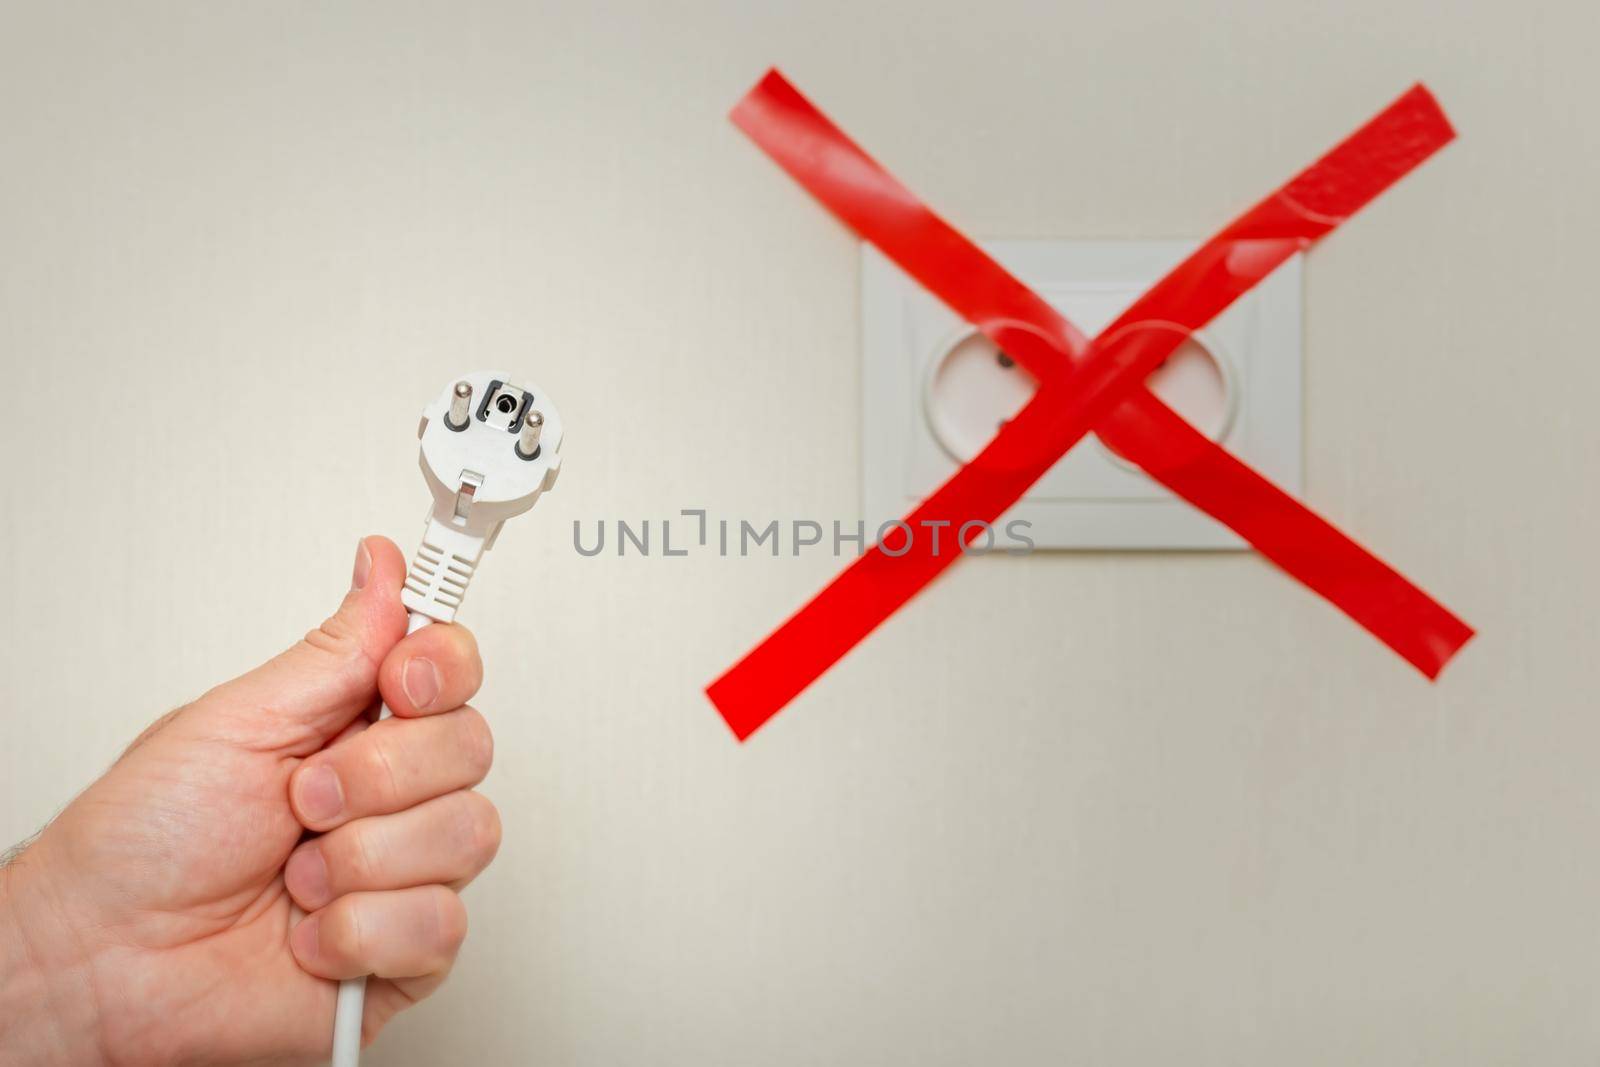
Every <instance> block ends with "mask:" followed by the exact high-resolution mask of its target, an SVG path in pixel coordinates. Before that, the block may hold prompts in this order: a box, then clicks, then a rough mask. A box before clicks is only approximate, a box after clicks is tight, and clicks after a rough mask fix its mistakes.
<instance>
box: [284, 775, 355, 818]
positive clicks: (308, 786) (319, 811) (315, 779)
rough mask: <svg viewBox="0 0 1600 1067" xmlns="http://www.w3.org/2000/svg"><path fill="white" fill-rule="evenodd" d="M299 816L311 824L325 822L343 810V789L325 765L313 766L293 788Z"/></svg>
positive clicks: (336, 777)
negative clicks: (297, 802) (308, 820)
mask: <svg viewBox="0 0 1600 1067" xmlns="http://www.w3.org/2000/svg"><path fill="white" fill-rule="evenodd" d="M295 797H296V799H297V800H298V801H299V807H300V814H301V815H303V816H305V817H306V818H307V819H310V820H311V821H312V822H327V821H328V820H329V819H333V818H337V817H338V815H339V813H340V812H341V811H343V810H344V787H343V786H341V785H340V784H339V775H338V773H337V772H336V771H334V769H333V768H332V767H330V766H328V765H327V764H326V763H317V764H313V765H312V766H311V767H309V768H307V769H306V772H305V773H304V774H302V775H301V776H300V780H299V782H298V783H297V784H296V786H295Z"/></svg>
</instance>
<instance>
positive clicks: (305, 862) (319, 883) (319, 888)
mask: <svg viewBox="0 0 1600 1067" xmlns="http://www.w3.org/2000/svg"><path fill="white" fill-rule="evenodd" d="M283 884H284V885H286V886H288V887H289V892H290V893H292V894H294V897H295V899H296V900H298V901H300V903H301V904H303V905H304V906H305V907H307V908H311V909H315V908H320V907H322V906H323V905H324V904H326V903H328V901H329V899H330V898H331V897H332V895H333V894H332V893H331V892H330V891H329V887H328V861H327V860H326V859H324V858H323V856H322V849H320V848H318V847H317V846H316V845H308V846H307V847H305V848H302V849H301V850H300V851H298V852H296V853H295V854H294V855H292V856H290V857H289V862H288V863H287V864H286V865H285V866H284V868H283Z"/></svg>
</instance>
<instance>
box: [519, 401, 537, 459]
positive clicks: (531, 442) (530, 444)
mask: <svg viewBox="0 0 1600 1067" xmlns="http://www.w3.org/2000/svg"><path fill="white" fill-rule="evenodd" d="M542 433H544V415H543V414H541V413H540V412H537V411H530V412H528V415H527V418H525V419H523V420H522V439H521V440H519V441H518V442H517V455H519V456H521V457H522V458H523V459H532V458H533V457H534V456H537V455H538V454H539V435H540V434H542Z"/></svg>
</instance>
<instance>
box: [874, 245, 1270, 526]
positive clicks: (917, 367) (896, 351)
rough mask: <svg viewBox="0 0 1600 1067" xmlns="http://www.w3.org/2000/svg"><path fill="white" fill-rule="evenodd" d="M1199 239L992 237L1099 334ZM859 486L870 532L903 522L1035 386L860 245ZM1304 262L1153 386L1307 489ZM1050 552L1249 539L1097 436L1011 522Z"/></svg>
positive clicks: (1183, 351)
mask: <svg viewBox="0 0 1600 1067" xmlns="http://www.w3.org/2000/svg"><path fill="white" fill-rule="evenodd" d="M1194 247H1195V242H1190V241H1117V242H1108V241H989V242H984V243H983V248H984V251H986V252H988V253H989V254H990V255H991V256H993V257H994V258H995V259H997V260H998V261H999V262H1000V263H1001V264H1002V265H1004V266H1005V268H1006V269H1007V270H1009V271H1011V272H1012V273H1013V274H1015V275H1016V276H1017V277H1018V278H1019V279H1021V280H1022V282H1023V283H1024V284H1026V285H1028V286H1030V287H1031V288H1032V289H1033V290H1034V291H1035V292H1037V293H1038V294H1039V295H1040V296H1041V297H1043V298H1044V299H1046V300H1048V301H1049V302H1050V303H1051V304H1052V305H1054V306H1055V307H1056V308H1057V309H1058V310H1060V311H1061V312H1062V313H1063V314H1064V315H1066V316H1067V318H1069V319H1071V320H1072V322H1073V323H1075V324H1076V325H1077V326H1078V328H1079V329H1081V330H1083V331H1084V332H1085V333H1087V334H1089V335H1090V336H1093V335H1094V334H1096V333H1098V332H1099V331H1100V330H1101V329H1103V328H1104V327H1105V326H1106V325H1107V324H1108V323H1110V322H1111V321H1112V320H1113V319H1115V318H1116V317H1117V315H1119V314H1121V312H1122V311H1123V310H1124V309H1125V308H1126V307H1127V306H1128V305H1130V304H1131V303H1133V301H1134V300H1135V299H1137V298H1138V297H1139V296H1140V295H1141V294H1142V293H1143V292H1144V291H1145V290H1146V289H1147V288H1149V287H1150V285H1152V284H1153V283H1154V282H1156V281H1157V280H1158V279H1159V278H1160V277H1161V276H1162V275H1163V274H1165V273H1166V272H1167V271H1168V270H1169V269H1170V268H1171V267H1173V266H1174V265H1176V264H1177V263H1178V262H1179V261H1180V260H1181V259H1182V258H1183V257H1184V256H1186V255H1187V254H1188V253H1189V252H1191V251H1192V250H1193V249H1194ZM861 306H862V349H863V359H862V399H863V408H862V412H863V413H862V421H863V427H862V430H863V433H862V445H863V447H862V486H863V500H862V504H863V509H864V514H865V516H866V518H867V521H868V524H869V528H874V527H876V525H877V524H880V523H882V522H886V521H888V520H890V519H895V518H899V517H901V516H902V515H904V514H905V513H906V512H908V511H910V510H911V509H912V508H913V507H915V506H916V505H917V504H918V503H919V502H921V501H922V500H923V499H925V498H926V497H927V496H928V495H930V494H931V493H932V492H933V491H934V490H935V489H937V488H938V487H939V486H940V485H941V484H942V483H943V482H944V481H945V480H946V479H948V478H949V477H950V476H951V475H952V474H954V473H955V471H956V470H957V469H958V468H959V466H960V465H961V463H963V462H965V461H966V460H967V459H969V458H970V457H971V456H973V455H975V454H976V453H977V452H978V451H979V450H981V449H982V448H983V446H984V445H985V444H987V443H988V441H989V440H990V438H992V437H993V436H994V435H995V433H996V432H998V429H999V427H1000V425H1001V423H1002V422H1003V421H1004V420H1005V419H1007V418H1009V417H1010V416H1011V415H1013V414H1014V413H1015V412H1016V411H1017V409H1018V408H1020V407H1021V406H1022V405H1023V404H1024V403H1026V402H1027V400H1028V398H1029V397H1030V396H1031V395H1032V394H1033V388H1034V386H1033V381H1032V379H1031V378H1029V376H1028V375H1027V373H1026V372H1025V371H1023V370H1022V369H1021V368H1020V367H1017V366H1015V365H1012V363H1011V361H1010V359H1009V358H1008V357H1006V356H1005V355H1004V353H1002V352H1000V351H999V350H998V349H996V347H995V346H994V344H993V343H992V342H991V341H990V340H989V339H988V338H987V337H984V336H983V335H982V334H980V333H978V332H977V331H976V330H974V329H973V328H972V327H971V326H970V325H969V324H967V323H966V322H965V321H964V320H962V319H961V318H959V317H958V316H956V315H955V314H954V313H953V312H951V311H950V310H949V309H948V308H946V307H945V306H944V305H943V304H941V303H940V302H939V301H938V300H937V299H935V298H934V297H932V296H930V295H929V294H928V293H927V292H926V291H925V290H924V289H923V288H922V287H921V286H919V285H918V284H917V283H916V282H915V281H913V280H912V279H910V278H909V277H907V276H906V275H905V274H904V273H902V272H901V271H900V269H899V268H898V267H896V266H895V265H894V264H893V263H891V262H889V261H888V260H887V259H885V258H884V257H883V256H882V254H880V253H879V252H878V251H877V250H876V249H874V248H872V247H871V246H870V245H863V246H862V263H861ZM1300 359H1301V257H1299V256H1295V257H1293V258H1292V259H1290V260H1289V261H1288V262H1286V263H1285V264H1284V265H1283V266H1281V267H1279V268H1278V270H1276V271H1275V272H1273V274H1272V275H1271V276H1270V277H1268V278H1267V279H1266V281H1264V282H1263V283H1262V284H1260V285H1259V286H1257V287H1256V288H1255V289H1253V290H1251V291H1250V292H1249V293H1247V294H1245V295H1244V296H1243V297H1241V298H1240V299H1239V300H1238V301H1237V302H1236V303H1235V304H1234V305H1233V306H1232V307H1230V308H1229V309H1228V310H1227V311H1225V312H1223V314H1221V315H1219V316H1218V317H1217V318H1216V319H1215V320H1213V321H1212V322H1211V323H1210V324H1209V325H1208V326H1207V327H1206V328H1205V329H1204V330H1202V331H1199V332H1197V333H1195V335H1194V336H1193V338H1192V339H1191V340H1189V341H1186V342H1185V343H1184V345H1183V346H1182V347H1181V348H1180V349H1179V350H1178V351H1177V352H1176V353H1174V355H1173V358H1171V359H1170V360H1168V362H1167V363H1166V365H1165V366H1163V367H1162V368H1161V369H1160V370H1158V371H1157V372H1156V373H1155V374H1153V375H1152V376H1151V377H1150V378H1149V379H1148V380H1147V383H1148V384H1149V386H1150V387H1151V389H1152V390H1153V391H1154V392H1155V393H1156V394H1157V395H1158V396H1160V397H1161V398H1162V399H1163V400H1165V401H1166V402H1167V403H1168V404H1169V405H1170V406H1172V407H1173V408H1174V409H1175V410H1177V411H1178V413H1179V414H1181V415H1183V417H1184V418H1186V419H1188V420H1189V422H1190V423H1192V424H1193V425H1194V426H1196V427H1197V428H1199V429H1200V430H1202V431H1203V432H1205V433H1207V434H1208V435H1210V436H1211V438H1212V439H1213V440H1215V441H1217V442H1219V443H1220V444H1222V445H1223V446H1224V447H1225V448H1227V449H1228V450H1229V451H1231V452H1233V453H1234V454H1235V455H1237V456H1238V457H1239V458H1240V459H1241V460H1243V461H1244V462H1246V463H1248V464H1249V465H1250V466H1252V467H1254V468H1255V469H1256V470H1258V471H1260V472H1261V473H1262V474H1263V475H1265V476H1266V477H1268V478H1269V479H1271V480H1272V481H1273V482H1275V483H1276V484H1277V485H1279V486H1280V487H1282V488H1283V489H1284V490H1286V491H1288V492H1290V493H1294V494H1298V493H1299V492H1300V488H1301V431H1302V423H1301V404H1302V401H1301V375H1300ZM1011 519H1025V520H1027V521H1028V522H1030V523H1031V524H1032V529H1031V530H1030V531H1029V536H1031V537H1032V538H1033V540H1034V543H1035V545H1036V546H1037V547H1038V548H1042V549H1043V548H1060V549H1243V548H1246V547H1247V546H1246V545H1245V543H1244V542H1243V541H1241V540H1240V539H1239V537H1238V536H1237V535H1236V534H1234V533H1233V532H1232V531H1231V530H1229V529H1228V528H1227V527H1225V526H1223V525H1222V524H1221V523H1219V522H1217V521H1216V520H1215V519H1213V518H1211V517H1210V516H1209V515H1206V514H1205V513H1204V512H1201V511H1199V510H1197V509H1195V508H1192V507H1190V506H1189V504H1188V503H1186V502H1185V501H1183V500H1180V499H1178V498H1177V497H1175V496H1174V495H1173V494H1172V493H1170V492H1168V491H1167V490H1166V489H1165V488H1163V487H1162V486H1161V485H1159V484H1158V483H1156V482H1154V481H1152V480H1151V479H1150V478H1148V477H1146V476H1145V475H1144V473H1143V472H1141V471H1139V470H1138V469H1137V468H1135V467H1133V466H1131V465H1130V464H1128V463H1126V462H1125V461H1123V460H1122V459H1121V458H1119V457H1117V456H1114V455H1113V454H1112V453H1111V452H1110V450H1109V449H1107V448H1106V447H1105V446H1104V445H1102V444H1101V443H1100V441H1099V440H1098V439H1097V438H1095V437H1093V436H1092V435H1091V436H1090V437H1086V438H1085V439H1084V440H1083V441H1081V442H1080V443H1079V444H1078V445H1077V447H1075V448H1074V449H1073V450H1072V451H1071V452H1069V453H1067V454H1066V455H1065V456H1063V457H1062V458H1061V459H1060V461H1058V462H1057V463H1056V465H1055V466H1054V467H1052V468H1051V469H1050V470H1049V472H1047V473H1046V474H1045V476H1044V477H1043V478H1042V479H1040V480H1039V482H1038V483H1037V484H1036V485H1034V487H1033V488H1032V489H1031V490H1029V491H1028V494H1027V495H1026V496H1025V497H1023V498H1022V500H1020V501H1018V502H1017V504H1016V505H1015V506H1014V507H1013V508H1012V509H1011V510H1010V511H1008V512H1006V514H1005V515H1004V516H1003V517H1002V518H1001V523H1004V522H1007V521H1009V520H1011Z"/></svg>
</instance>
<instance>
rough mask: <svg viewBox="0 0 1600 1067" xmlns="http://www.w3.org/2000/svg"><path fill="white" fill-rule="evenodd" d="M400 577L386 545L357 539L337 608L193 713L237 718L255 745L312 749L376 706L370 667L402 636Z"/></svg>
mask: <svg viewBox="0 0 1600 1067" xmlns="http://www.w3.org/2000/svg"><path fill="white" fill-rule="evenodd" d="M405 573H406V563H405V557H404V556H403V555H402V554H401V552H400V549H399V548H397V547H395V543H394V542H393V541H391V540H389V539H388V538H387V537H367V538H364V539H363V540H362V541H360V542H359V543H358V544H357V545H356V561H355V570H354V573H353V574H352V576H351V583H350V591H349V592H348V593H346V594H345V598H344V602H343V603H341V604H340V605H339V610H338V611H336V612H334V613H333V615H332V616H330V617H329V618H328V620H327V621H326V622H324V623H323V624H322V625H321V626H319V627H317V628H316V629H315V630H312V631H311V632H310V633H308V634H306V636H305V637H303V638H301V639H300V641H299V642H298V643H297V644H296V645H295V646H294V647H293V648H290V649H289V650H288V651H286V652H284V653H282V654H281V655H279V656H277V657H275V658H274V659H271V660H269V661H267V662H266V663H264V664H262V665H261V666H260V667H257V668H256V669H255V670H253V671H251V672H250V673H248V674H245V675H242V676H241V677H239V678H236V679H234V680H233V681H231V682H228V683H226V684H224V685H221V686H219V687H217V688H216V689H213V690H212V691H211V692H209V693H207V694H206V695H205V696H203V697H201V698H200V700H199V701H198V702H197V703H196V706H195V708H194V710H195V711H199V712H203V713H204V714H206V715H208V716H213V715H214V716H221V717H223V718H225V719H227V720H229V721H230V723H232V722H233V721H237V722H238V723H239V725H241V726H244V727H246V728H247V731H248V736H250V737H252V738H253V739H255V740H256V741H257V742H258V743H265V744H266V745H268V746H270V747H273V748H277V749H279V750H280V751H284V752H286V753H288V754H292V755H302V756H303V755H309V754H310V753H312V752H315V751H316V750H317V749H319V748H321V747H322V746H323V745H324V744H326V743H327V741H328V740H330V739H331V738H332V737H334V736H335V735H336V734H338V732H339V731H340V730H342V729H344V728H345V727H346V726H348V725H349V724H350V723H351V721H353V720H354V719H355V717H356V716H358V715H360V714H361V713H362V712H363V711H366V710H367V709H368V708H370V707H372V706H373V705H374V704H376V703H377V701H378V666H379V664H381V663H382V662H383V658H384V656H386V655H388V652H389V650H390V649H391V648H393V647H394V646H395V645H396V644H397V643H398V642H399V640H400V639H401V638H402V637H404V636H405V632H406V609H405V606H404V605H402V604H401V603H400V583H401V582H402V581H404V580H405ZM229 732H233V731H229Z"/></svg>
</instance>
